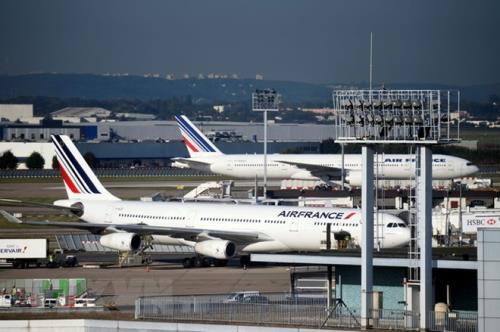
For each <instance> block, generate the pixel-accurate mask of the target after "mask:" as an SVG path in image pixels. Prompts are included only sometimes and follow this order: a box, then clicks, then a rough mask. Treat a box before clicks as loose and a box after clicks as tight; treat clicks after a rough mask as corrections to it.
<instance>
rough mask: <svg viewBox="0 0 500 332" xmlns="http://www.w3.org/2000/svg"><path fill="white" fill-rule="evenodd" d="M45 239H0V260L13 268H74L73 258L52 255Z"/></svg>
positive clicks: (74, 260)
mask: <svg viewBox="0 0 500 332" xmlns="http://www.w3.org/2000/svg"><path fill="white" fill-rule="evenodd" d="M48 248H49V241H48V240H47V239H0V260H3V261H5V262H6V263H11V264H12V267H13V268H22V269H24V268H28V267H30V266H36V267H40V266H45V267H59V266H75V265H76V264H77V262H76V258H75V257H74V256H65V257H62V256H61V255H60V254H58V255H52V254H50V253H49V251H48Z"/></svg>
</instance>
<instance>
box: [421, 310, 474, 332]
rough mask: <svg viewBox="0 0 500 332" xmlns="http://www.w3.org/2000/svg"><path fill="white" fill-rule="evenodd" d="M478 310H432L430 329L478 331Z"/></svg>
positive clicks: (458, 331)
mask: <svg viewBox="0 0 500 332" xmlns="http://www.w3.org/2000/svg"><path fill="white" fill-rule="evenodd" d="M477 324H478V323H477V312H463V311H452V312H434V311H432V312H430V315H429V330H430V331H455V332H476V331H477V330H478V326H477Z"/></svg>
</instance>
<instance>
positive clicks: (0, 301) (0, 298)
mask: <svg viewBox="0 0 500 332" xmlns="http://www.w3.org/2000/svg"><path fill="white" fill-rule="evenodd" d="M11 301H12V296H11V295H10V294H5V295H0V307H4V308H5V307H11V306H12V302H11Z"/></svg>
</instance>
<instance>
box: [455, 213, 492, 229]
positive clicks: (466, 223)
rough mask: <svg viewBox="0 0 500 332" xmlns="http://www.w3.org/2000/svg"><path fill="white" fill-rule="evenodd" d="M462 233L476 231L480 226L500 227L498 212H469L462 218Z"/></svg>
mask: <svg viewBox="0 0 500 332" xmlns="http://www.w3.org/2000/svg"><path fill="white" fill-rule="evenodd" d="M462 226H463V232H464V233H477V229H478V228H479V227H481V228H500V214H498V215H478V214H471V215H465V216H463V220H462Z"/></svg>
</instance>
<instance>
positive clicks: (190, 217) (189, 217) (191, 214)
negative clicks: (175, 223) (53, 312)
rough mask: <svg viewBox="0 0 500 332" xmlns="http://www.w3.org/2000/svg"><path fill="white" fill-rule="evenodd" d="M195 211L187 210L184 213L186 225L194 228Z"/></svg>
mask: <svg viewBox="0 0 500 332" xmlns="http://www.w3.org/2000/svg"><path fill="white" fill-rule="evenodd" d="M196 218H197V214H196V211H189V212H188V213H187V215H186V227H192V228H194V227H195V226H196Z"/></svg>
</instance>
